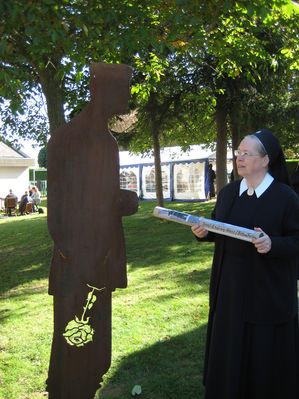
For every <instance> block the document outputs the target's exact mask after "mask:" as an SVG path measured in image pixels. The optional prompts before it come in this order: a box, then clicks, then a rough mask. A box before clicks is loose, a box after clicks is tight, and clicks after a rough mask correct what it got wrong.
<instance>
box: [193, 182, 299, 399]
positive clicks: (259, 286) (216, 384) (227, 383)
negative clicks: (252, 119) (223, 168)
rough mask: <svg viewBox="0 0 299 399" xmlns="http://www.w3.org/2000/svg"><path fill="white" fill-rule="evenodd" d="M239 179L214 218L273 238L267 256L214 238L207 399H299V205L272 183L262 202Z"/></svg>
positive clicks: (247, 246)
mask: <svg viewBox="0 0 299 399" xmlns="http://www.w3.org/2000/svg"><path fill="white" fill-rule="evenodd" d="M239 187H240V181H235V182H232V183H230V184H228V185H227V186H225V187H224V188H223V189H222V190H221V191H220V193H219V195H218V198H217V203H216V206H215V209H214V211H213V212H212V218H213V219H215V220H219V221H223V222H226V223H231V224H235V225H239V226H243V227H247V228H250V229H253V228H254V227H260V228H261V229H262V230H263V231H264V232H265V233H266V234H268V235H269V237H270V238H271V241H272V247H271V250H270V252H268V253H267V254H260V253H258V252H257V250H256V248H255V247H254V245H253V244H252V243H248V242H245V241H241V240H237V239H235V238H230V237H225V236H223V235H220V234H214V233H210V232H209V233H208V236H207V237H205V238H204V239H198V240H199V241H215V252H214V259H213V265H212V272H211V281H210V315H209V323H208V332H207V344H206V356H205V370H204V384H205V386H206V399H220V398H221V399H259V398H260V399H268V398H269V399H270V398H271V399H282V398H288V399H295V398H298V397H299V391H298V390H299V332H298V302H297V284H296V283H297V279H296V264H297V260H298V255H299V199H298V197H297V195H296V194H295V192H294V191H293V190H292V189H291V188H290V187H289V186H287V185H285V184H282V183H279V182H277V181H275V180H274V181H273V182H272V184H271V185H270V186H269V187H268V188H267V190H266V191H264V193H263V194H262V195H261V196H260V197H259V198H257V197H256V195H255V194H254V195H253V196H248V195H247V192H244V193H243V194H242V195H241V196H239Z"/></svg>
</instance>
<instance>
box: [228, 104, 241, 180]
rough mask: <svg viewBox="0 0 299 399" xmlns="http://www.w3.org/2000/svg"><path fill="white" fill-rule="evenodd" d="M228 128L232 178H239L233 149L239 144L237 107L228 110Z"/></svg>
mask: <svg viewBox="0 0 299 399" xmlns="http://www.w3.org/2000/svg"><path fill="white" fill-rule="evenodd" d="M229 116H230V130H231V136H232V157H233V174H234V180H237V179H238V178H239V175H238V171H237V164H236V158H235V157H234V150H236V149H237V148H238V144H239V120H240V119H239V112H238V110H237V109H234V111H231V112H230V115H229Z"/></svg>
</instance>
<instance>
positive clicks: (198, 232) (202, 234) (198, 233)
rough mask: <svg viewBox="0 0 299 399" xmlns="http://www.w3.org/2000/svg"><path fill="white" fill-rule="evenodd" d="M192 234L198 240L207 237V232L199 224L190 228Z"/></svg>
mask: <svg viewBox="0 0 299 399" xmlns="http://www.w3.org/2000/svg"><path fill="white" fill-rule="evenodd" d="M191 230H192V233H193V234H195V235H196V237H198V238H204V237H206V236H207V235H208V230H206V229H205V228H204V227H202V226H200V225H199V224H195V225H194V226H192V227H191Z"/></svg>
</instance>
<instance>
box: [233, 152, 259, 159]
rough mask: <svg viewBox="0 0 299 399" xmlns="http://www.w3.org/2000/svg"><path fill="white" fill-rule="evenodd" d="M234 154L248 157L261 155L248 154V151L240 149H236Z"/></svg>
mask: <svg viewBox="0 0 299 399" xmlns="http://www.w3.org/2000/svg"><path fill="white" fill-rule="evenodd" d="M234 156H235V157H244V158H247V157H260V155H259V154H248V152H247V151H240V150H235V151H234Z"/></svg>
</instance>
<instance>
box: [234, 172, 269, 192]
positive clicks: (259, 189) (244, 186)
mask: <svg viewBox="0 0 299 399" xmlns="http://www.w3.org/2000/svg"><path fill="white" fill-rule="evenodd" d="M273 180H274V178H273V177H272V176H271V175H270V173H268V172H267V173H266V176H265V177H264V180H263V181H262V182H261V184H259V185H258V186H257V187H256V188H255V189H254V191H255V195H256V196H257V198H259V197H260V196H261V195H262V194H263V193H264V192H265V191H266V190H267V188H268V187H269V186H270V185H271V183H272V182H273ZM246 190H248V185H247V183H246V180H245V179H244V178H243V179H242V180H241V184H240V190H239V196H241V195H242V194H243V193H244V191H246Z"/></svg>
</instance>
